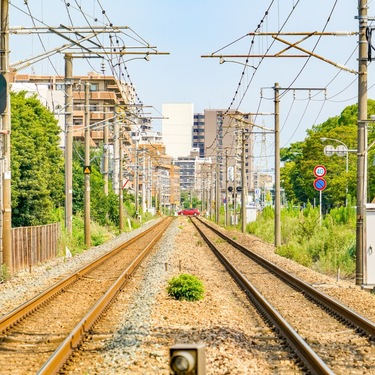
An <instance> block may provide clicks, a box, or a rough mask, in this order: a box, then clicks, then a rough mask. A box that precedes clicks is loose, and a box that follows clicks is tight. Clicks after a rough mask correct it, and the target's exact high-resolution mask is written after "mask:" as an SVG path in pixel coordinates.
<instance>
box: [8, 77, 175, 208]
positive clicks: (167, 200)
mask: <svg viewBox="0 0 375 375" xmlns="http://www.w3.org/2000/svg"><path fill="white" fill-rule="evenodd" d="M86 84H87V85H88V87H89V107H90V108H89V117H90V120H89V121H90V145H91V147H98V146H102V145H103V146H104V149H105V151H107V153H108V154H107V156H108V167H104V169H103V176H104V178H105V177H106V176H107V178H108V176H109V175H111V176H112V182H113V186H114V191H115V193H116V194H118V193H119V190H120V189H121V188H125V189H129V190H131V191H132V192H133V193H134V194H135V192H136V191H138V195H140V196H142V197H141V200H142V202H145V203H146V202H147V205H148V206H147V207H146V209H148V208H150V210H151V202H152V200H155V201H157V198H156V197H155V194H157V190H156V187H157V186H158V183H157V181H158V180H157V178H156V176H157V175H158V174H160V175H162V180H163V184H162V185H161V186H162V187H163V188H162V189H161V196H162V198H163V203H164V205H165V206H166V207H172V206H173V205H176V202H177V201H179V185H178V186H176V176H177V174H178V171H177V168H174V167H173V166H172V165H171V164H172V163H171V157H167V156H166V154H165V146H164V145H163V144H162V143H161V137H160V135H159V134H157V133H156V132H154V133H155V134H154V133H152V132H151V133H152V134H151V133H150V131H148V134H149V135H150V134H151V135H152V136H151V138H150V137H148V138H147V140H146V141H145V142H144V143H145V146H144V147H146V145H148V146H147V147H149V151H148V152H149V155H151V156H152V158H153V162H150V163H149V164H148V165H150V166H151V167H150V168H149V169H148V170H147V171H146V170H141V168H140V170H141V171H140V173H139V176H138V183H139V186H138V189H137V188H136V187H135V184H136V179H135V178H134V176H135V174H134V170H135V168H134V167H135V164H136V156H135V155H136V152H135V150H136V148H137V147H138V144H139V143H140V140H139V139H136V140H134V139H132V133H134V128H143V127H144V124H143V123H142V122H140V123H139V124H137V121H141V120H139V119H137V117H135V116H132V113H134V112H136V109H137V104H135V99H134V98H135V90H134V87H133V86H130V85H128V84H126V83H124V82H120V81H118V80H117V79H116V78H115V77H113V76H106V75H101V74H97V73H88V74H87V75H84V76H74V77H73V80H72V87H73V120H72V121H73V123H72V133H73V139H74V140H84V137H85V129H84V124H85V86H86ZM11 89H12V90H13V91H26V92H28V93H29V94H35V95H37V97H38V98H39V99H40V100H41V102H42V103H43V104H44V105H45V106H46V107H47V108H49V109H50V110H51V111H52V112H53V113H54V114H55V116H56V118H57V120H58V122H59V125H60V128H61V147H62V148H65V114H66V111H65V106H66V103H65V102H66V92H65V77H63V76H38V75H29V74H14V76H13V77H12V82H11ZM138 136H139V134H138ZM144 136H145V135H144V133H142V137H144ZM150 140H151V142H150ZM152 141H155V142H157V143H156V144H152ZM120 142H121V147H120ZM120 149H122V159H123V165H121V168H123V169H122V171H121V172H122V173H120V163H119V161H120V154H119V153H120ZM155 150H156V151H157V152H154V151H155ZM145 157H146V156H145ZM161 158H162V159H163V158H164V159H163V162H162V163H161V162H160V159H161ZM142 165H143V161H142ZM162 170H163V171H164V170H165V171H167V172H165V173H164V172H161V171H162ZM151 176H153V177H151ZM146 177H147V178H148V180H149V181H148V180H147V179H146ZM152 179H154V183H152ZM160 179H161V178H159V180H160ZM168 179H170V180H169V181H167V180H168ZM158 192H159V194H160V189H159V190H158ZM144 207H145V206H143V208H144Z"/></svg>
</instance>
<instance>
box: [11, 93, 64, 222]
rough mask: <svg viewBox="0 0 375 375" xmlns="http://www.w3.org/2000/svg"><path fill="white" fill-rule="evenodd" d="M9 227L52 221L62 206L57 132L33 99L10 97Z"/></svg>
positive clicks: (54, 123) (46, 112) (49, 116)
mask: <svg viewBox="0 0 375 375" xmlns="http://www.w3.org/2000/svg"><path fill="white" fill-rule="evenodd" d="M11 126H12V133H11V145H12V148H11V155H12V156H11V172H12V225H13V226H15V227H19V226H32V225H42V224H48V223H50V222H51V221H52V220H53V209H54V208H56V207H60V206H61V205H63V202H64V159H63V154H62V151H61V149H60V148H59V143H60V136H59V133H60V131H61V130H60V128H59V126H58V124H57V120H56V119H55V118H54V116H53V114H52V113H51V112H50V111H49V110H48V109H47V108H46V107H45V106H43V105H42V104H41V102H40V101H39V100H38V99H37V98H36V96H32V97H27V96H26V93H25V92H19V93H13V92H12V93H11Z"/></svg>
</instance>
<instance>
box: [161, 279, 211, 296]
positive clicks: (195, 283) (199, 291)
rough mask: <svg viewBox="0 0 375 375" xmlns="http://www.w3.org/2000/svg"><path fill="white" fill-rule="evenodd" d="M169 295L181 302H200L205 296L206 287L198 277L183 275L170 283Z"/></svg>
mask: <svg viewBox="0 0 375 375" xmlns="http://www.w3.org/2000/svg"><path fill="white" fill-rule="evenodd" d="M167 293H168V295H170V296H171V297H173V298H174V299H176V300H179V301H180V300H185V301H199V300H201V299H202V298H203V296H204V286H203V283H202V281H201V280H199V279H198V278H197V277H196V276H194V275H189V274H181V275H179V276H175V277H172V279H170V280H169V281H168V287H167Z"/></svg>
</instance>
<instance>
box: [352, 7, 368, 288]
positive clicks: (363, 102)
mask: <svg viewBox="0 0 375 375" xmlns="http://www.w3.org/2000/svg"><path fill="white" fill-rule="evenodd" d="M367 3H368V2H367V1H366V0H359V1H358V21H359V41H358V44H359V48H358V53H359V57H358V74H359V76H358V133H357V138H358V147H357V150H358V154H357V155H358V156H357V224H356V277H355V282H356V284H357V285H362V284H363V276H364V275H363V273H364V259H365V256H364V254H365V251H366V248H365V247H366V242H365V240H366V239H365V234H366V222H365V213H366V211H365V210H366V207H365V204H366V201H367V152H366V149H367V63H368V62H367V48H368V42H367V39H366V29H367Z"/></svg>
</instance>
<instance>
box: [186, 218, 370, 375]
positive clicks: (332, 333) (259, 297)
mask: <svg viewBox="0 0 375 375" xmlns="http://www.w3.org/2000/svg"><path fill="white" fill-rule="evenodd" d="M192 221H193V223H194V225H195V226H196V228H197V230H198V231H199V233H200V234H201V235H202V237H203V238H204V240H205V241H206V242H207V244H208V245H209V246H210V248H211V249H212V250H213V251H214V253H215V254H216V256H217V257H218V258H219V259H220V261H221V262H222V263H223V264H224V266H225V267H226V268H227V269H228V271H229V272H230V273H231V275H232V277H233V278H234V279H235V280H236V281H237V283H238V284H239V285H240V287H241V288H242V289H244V291H245V292H246V294H247V296H248V297H249V298H250V299H251V301H252V302H253V304H254V305H255V306H256V307H257V308H258V310H259V311H260V312H261V314H262V315H263V316H264V317H265V318H266V320H267V321H269V322H270V324H272V325H273V326H274V327H275V330H277V331H278V332H279V333H280V335H281V336H282V337H283V338H284V340H286V342H287V343H288V345H289V346H290V347H291V348H292V350H293V351H294V353H295V354H296V356H297V358H298V361H300V363H301V364H302V367H304V368H307V369H308V371H309V372H311V373H314V374H334V373H337V374H356V373H358V374H363V373H375V362H374V359H375V343H374V340H375V324H374V323H373V322H371V321H369V320H368V319H366V318H364V317H363V316H361V315H359V314H357V313H356V312H355V311H352V310H350V309H349V308H347V307H346V306H344V305H342V304H340V303H339V302H337V301H336V300H334V299H332V298H331V297H329V296H327V295H325V294H324V293H321V292H319V291H318V290H316V289H314V288H313V287H311V286H310V285H309V284H306V283H304V282H303V281H302V280H300V279H298V278H296V277H294V276H293V275H291V274H290V273H288V272H286V271H284V270H283V269H281V268H279V267H277V266H276V265H275V264H273V263H271V262H269V261H268V260H266V259H265V258H263V257H260V256H259V255H257V254H256V253H254V252H252V251H251V250H249V249H247V248H244V247H243V246H241V245H240V244H239V243H237V242H236V241H234V240H233V239H231V238H229V237H227V236H226V235H224V234H223V233H221V232H220V231H219V230H218V229H216V228H215V227H213V226H212V225H210V224H208V223H207V221H203V220H201V219H197V218H195V219H192ZM348 364H351V365H350V366H349V365H348Z"/></svg>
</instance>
